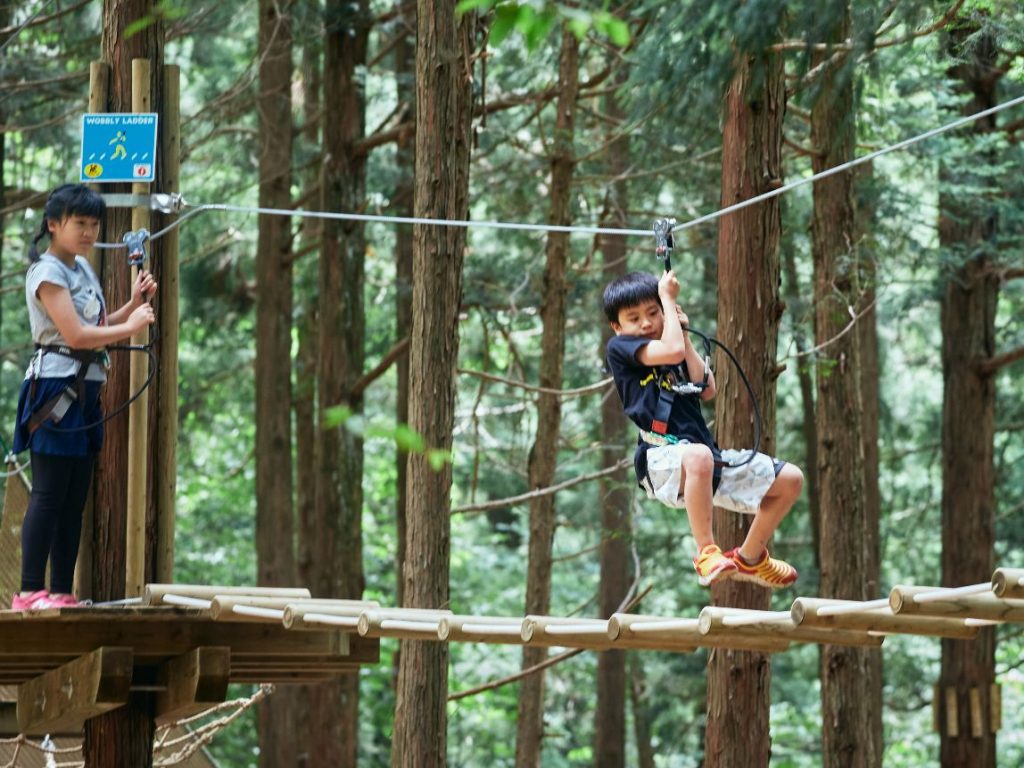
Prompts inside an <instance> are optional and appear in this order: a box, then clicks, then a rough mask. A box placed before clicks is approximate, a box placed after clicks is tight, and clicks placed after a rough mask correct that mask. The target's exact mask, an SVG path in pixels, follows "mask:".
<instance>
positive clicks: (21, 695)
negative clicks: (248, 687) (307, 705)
mask: <svg viewBox="0 0 1024 768" xmlns="http://www.w3.org/2000/svg"><path fill="white" fill-rule="evenodd" d="M379 658H380V647H379V640H376V639H374V638H365V637H360V636H359V635H357V634H355V633H351V632H343V631H340V630H338V629H336V628H332V627H314V628H304V629H293V630H289V629H286V628H285V627H284V626H283V625H281V624H280V623H278V624H276V625H275V624H269V623H268V624H260V623H253V622H246V621H231V620H224V619H223V618H222V619H221V620H220V621H214V620H213V618H212V617H211V615H210V611H208V610H201V609H192V608H179V607H168V606H145V605H142V606H131V607H123V606H118V607H80V608H63V609H50V610H45V611H32V612H21V611H11V610H6V611H0V685H17V686H19V687H18V696H17V699H18V701H17V706H16V718H12V717H11V715H12V714H13V713H11V712H10V709H12V708H11V707H7V708H6V709H7V712H6V713H3V714H4V715H5V716H0V731H2V732H4V733H5V734H11V733H12V732H13V733H19V732H21V733H27V734H42V733H74V732H76V731H78V730H80V728H81V725H82V723H83V722H84V720H85V719H88V718H89V717H94V716H96V715H98V714H102V713H103V712H106V711H109V710H110V709H114V708H116V707H118V706H121V705H123V704H124V703H125V702H126V701H127V698H128V695H129V693H130V692H132V691H150V692H154V693H155V694H156V698H157V719H158V722H161V721H163V722H170V721H173V719H174V718H176V717H184V716H186V715H189V714H192V713H194V712H197V711H201V710H202V709H205V708H207V707H209V706H212V705H214V704H217V703H219V702H221V701H223V700H224V698H225V696H226V689H227V685H228V684H229V683H317V682H322V681H324V680H328V679H330V678H333V677H335V676H337V675H341V674H346V673H351V672H355V671H356V670H358V668H359V667H360V666H361V665H363V664H374V663H377V661H378V660H379ZM13 719H16V726H15V723H14V722H12V720H13Z"/></svg>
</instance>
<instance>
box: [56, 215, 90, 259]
mask: <svg viewBox="0 0 1024 768" xmlns="http://www.w3.org/2000/svg"><path fill="white" fill-rule="evenodd" d="M46 224H47V227H48V228H49V230H50V251H51V252H52V253H53V254H54V255H56V256H61V257H63V258H72V257H74V256H76V255H81V256H84V255H85V254H87V253H88V252H89V249H90V248H92V247H93V245H95V244H96V238H98V237H99V236H100V220H99V219H97V218H95V217H93V216H82V215H79V214H77V213H72V214H70V215H68V216H65V217H64V218H62V219H61V220H60V221H56V220H55V219H49V220H48V221H47V222H46Z"/></svg>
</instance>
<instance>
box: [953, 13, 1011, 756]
mask: <svg viewBox="0 0 1024 768" xmlns="http://www.w3.org/2000/svg"><path fill="white" fill-rule="evenodd" d="M975 32H977V29H975V28H973V27H972V26H960V27H958V28H957V29H955V30H954V31H953V32H952V33H951V34H950V36H949V38H948V40H947V50H948V53H949V54H950V55H951V56H952V57H954V60H956V61H959V63H958V64H956V65H954V66H953V67H951V68H950V70H949V72H948V74H949V75H950V77H952V78H953V79H955V80H957V81H959V88H960V89H961V91H962V92H966V93H967V94H968V96H969V97H970V98H969V99H968V100H967V102H966V104H965V105H964V109H963V111H964V114H972V113H974V112H979V111H981V110H983V109H987V108H989V107H992V106H994V105H995V104H996V103H997V100H998V99H997V94H996V83H997V82H998V74H997V52H998V48H997V46H996V41H995V40H994V39H993V38H992V37H991V36H989V35H981V36H978V35H974V34H973V33H975ZM969 37H970V38H971V40H970V43H968V38H969ZM979 37H980V39H979ZM965 43H968V44H966V45H965ZM995 127H996V124H995V118H994V117H987V118H984V119H983V120H979V121H976V122H974V123H971V127H970V130H971V131H972V132H973V133H975V134H984V133H989V132H991V131H993V130H995ZM964 165H966V163H965V164H964ZM940 180H941V182H942V183H941V184H940V186H939V189H940V193H939V212H940V218H939V242H940V244H941V245H942V247H943V249H944V250H946V251H947V252H948V253H949V255H950V257H951V259H952V262H953V264H954V265H955V266H953V267H952V268H951V270H952V271H951V273H950V274H949V275H948V276H947V278H946V285H945V291H944V295H943V298H942V317H941V323H942V373H943V379H944V382H945V386H944V389H943V397H942V584H943V586H959V585H963V584H977V583H979V582H984V581H988V580H989V579H990V578H991V576H992V569H993V546H994V544H995V492H994V483H995V467H994V458H993V450H994V448H993V446H994V443H993V440H994V438H995V405H996V386H995V379H994V377H993V376H992V375H991V374H985V373H983V372H981V371H980V370H979V369H978V368H977V366H976V364H977V363H978V362H979V361H981V360H984V359H986V358H989V357H992V355H994V354H995V352H996V338H995V336H996V327H995V319H996V304H997V300H998V296H999V278H998V271H997V270H996V269H994V268H993V267H994V266H995V265H994V262H995V261H996V258H997V254H996V252H995V237H996V219H995V216H994V214H993V213H992V212H991V211H990V210H986V206H985V205H984V204H982V205H981V206H980V208H979V206H978V204H977V201H976V200H975V202H974V204H973V206H971V205H970V204H968V203H967V202H966V201H965V200H964V199H962V198H958V196H957V194H956V192H955V191H950V189H951V188H955V187H957V186H959V185H967V186H968V188H970V187H971V186H972V185H973V184H976V183H979V184H985V182H984V181H979V180H977V179H974V178H972V176H971V174H970V171H969V170H966V169H965V168H964V166H963V165H962V166H961V167H960V168H959V169H955V168H952V167H950V166H949V165H944V166H942V167H941V168H940ZM995 641H996V638H995V629H994V628H991V627H989V628H983V629H982V630H981V632H980V633H979V635H978V637H977V639H975V640H974V642H971V643H954V642H952V641H949V640H943V641H942V670H941V673H940V677H939V702H938V705H939V722H941V723H943V724H945V723H946V722H947V717H948V716H949V714H950V713H948V712H947V710H946V697H947V696H948V695H949V694H948V691H950V690H952V691H954V692H955V697H956V702H957V716H956V721H957V732H956V733H952V732H951V731H950V729H949V728H948V727H943V729H942V732H941V738H940V750H939V754H940V760H941V764H942V765H943V766H948V768H960V767H961V766H971V768H993V767H994V766H995V765H996V734H995V732H994V726H995V724H994V723H993V722H992V720H991V718H990V717H989V713H990V711H991V710H990V708H989V707H990V702H991V696H992V686H993V685H994V684H995ZM972 697H974V698H976V700H977V704H978V705H980V713H978V714H980V720H979V722H980V726H981V728H980V730H975V729H974V728H973V727H972V703H971V699H972Z"/></svg>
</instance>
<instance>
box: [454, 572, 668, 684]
mask: <svg viewBox="0 0 1024 768" xmlns="http://www.w3.org/2000/svg"><path fill="white" fill-rule="evenodd" d="M635 586H636V581H634V582H633V587H635ZM633 587H630V589H629V591H627V592H626V594H627V595H628V594H629V592H632V591H633ZM651 589H652V588H651V587H647V589H645V590H644V591H643V592H641V593H640V594H639V595H637V596H636V597H634V598H633V599H632V600H630V601H629V602H626V603H624V604H622V605H620V606H619V607H618V608H617V609H616V610H615V613H620V612H622V611H629V610H632V608H633V606H635V605H637V604H638V603H639V602H640V601H641V600H643V599H644V598H645V597H647V593H648V592H650V591H651ZM584 650H586V649H585V648H577V649H575V650H573V651H566V652H565V653H560V654H558V655H557V656H552V657H551V658H549V659H545V660H544V661H542V662H541V663H540V664H534V665H533V666H532V667H527V668H526V669H522V670H520V671H519V672H516V673H515V674H514V675H508V676H507V677H502V678H500V679H498V680H492V681H491V682H489V683H485V684H484V685H478V686H477V687H476V688H467V689H466V690H464V691H459V692H458V693H452V694H449V696H448V701H458V700H459V699H465V698H466V697H468V696H475V695H476V694H478V693H484V692H485V691H493V690H494V689H496V688H501V687H502V686H503V685H508V684H509V683H514V682H516V681H517V680H522V679H523V678H524V677H529V676H530V675H533V674H536V673H537V672H542V671H543V670H545V669H547V668H548V667H553V666H555V664H561V663H562V662H563V661H565V660H566V659H571V658H572V657H573V656H579V655H580V654H581V653H583V651H584Z"/></svg>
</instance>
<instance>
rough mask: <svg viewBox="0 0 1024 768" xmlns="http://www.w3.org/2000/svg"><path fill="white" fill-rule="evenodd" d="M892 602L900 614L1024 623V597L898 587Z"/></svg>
mask: <svg viewBox="0 0 1024 768" xmlns="http://www.w3.org/2000/svg"><path fill="white" fill-rule="evenodd" d="M889 605H890V606H891V607H892V612H893V613H894V614H896V615H897V616H935V617H940V618H958V619H974V620H981V621H984V622H993V621H995V622H1000V621H1005V622H1024V600H1010V599H1007V598H1002V597H997V596H996V595H995V594H993V593H992V592H991V591H989V592H970V591H969V588H963V587H961V588H958V589H948V590H944V589H943V588H941V587H908V586H896V587H893V589H892V591H891V592H890V593H889Z"/></svg>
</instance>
